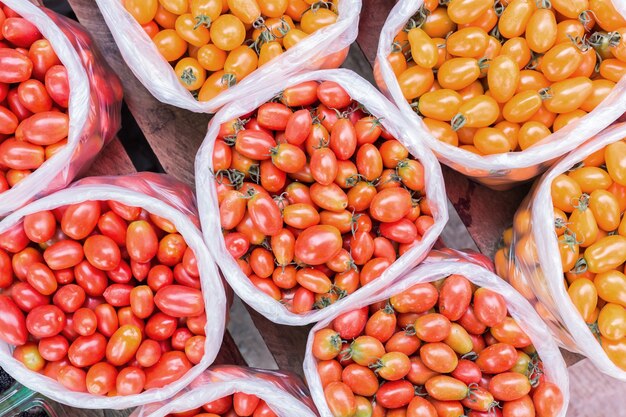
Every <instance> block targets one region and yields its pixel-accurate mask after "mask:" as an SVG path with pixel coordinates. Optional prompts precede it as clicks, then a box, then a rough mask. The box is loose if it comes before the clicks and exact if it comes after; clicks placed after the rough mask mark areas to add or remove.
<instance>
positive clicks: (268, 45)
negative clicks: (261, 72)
mask: <svg viewBox="0 0 626 417" xmlns="http://www.w3.org/2000/svg"><path fill="white" fill-rule="evenodd" d="M282 53H283V47H282V46H281V44H280V43H279V42H277V41H271V42H265V43H264V44H263V45H261V49H260V51H259V67H260V66H262V65H264V64H266V63H268V62H270V61H271V60H272V59H274V58H276V57H277V56H279V55H280V54H282Z"/></svg>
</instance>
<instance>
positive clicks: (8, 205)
mask: <svg viewBox="0 0 626 417" xmlns="http://www.w3.org/2000/svg"><path fill="white" fill-rule="evenodd" d="M3 3H4V4H5V5H6V6H8V7H10V8H11V9H13V10H15V11H16V12H17V13H19V14H20V15H22V17H24V18H25V19H28V20H29V21H30V22H32V23H33V24H34V25H35V26H37V28H38V29H39V31H40V32H41V33H42V35H43V36H44V37H46V38H47V39H48V40H49V41H50V43H51V44H52V47H53V48H54V51H55V52H56V54H57V56H58V57H59V59H60V60H61V62H62V63H63V65H65V67H66V68H67V72H68V77H69V83H70V102H69V108H68V113H69V117H70V131H69V135H68V142H67V145H66V146H65V147H63V149H62V150H60V151H59V152H58V154H57V155H55V156H54V157H52V158H50V159H49V160H48V161H46V162H44V164H43V165H41V167H39V168H38V169H37V170H36V171H35V172H33V173H32V174H31V175H29V176H28V177H27V178H25V179H24V180H22V181H20V182H19V183H18V184H16V185H15V186H14V187H13V188H11V189H10V190H8V191H6V192H4V193H2V194H0V216H5V215H7V214H8V213H11V212H12V211H14V210H16V209H18V208H20V207H22V206H23V205H24V204H26V203H28V202H29V201H32V200H33V199H35V198H39V197H42V196H44V195H47V194H49V193H51V192H53V191H56V190H59V189H61V188H65V187H66V186H67V185H68V184H69V183H70V182H71V181H72V180H73V179H74V177H75V176H76V175H77V174H78V173H79V172H80V171H81V169H83V168H84V167H86V166H88V165H89V163H90V162H91V161H92V160H93V159H94V158H95V157H96V155H97V154H98V152H100V150H101V149H102V148H103V147H104V145H105V144H107V143H108V142H109V141H110V140H111V139H113V137H115V134H116V133H117V131H118V130H119V128H120V124H121V113H120V110H121V105H122V86H121V84H120V81H119V79H118V78H117V76H116V75H115V73H113V71H112V70H111V69H110V68H109V66H108V64H107V63H106V62H105V60H104V59H103V58H102V56H101V55H100V54H99V53H98V51H97V50H96V49H95V48H94V45H93V41H92V39H91V38H90V36H89V34H88V33H87V32H86V30H85V29H84V28H83V27H82V26H80V25H79V24H78V23H76V22H74V21H71V20H70V19H67V18H65V17H63V16H60V15H58V14H56V13H54V12H53V11H51V10H49V9H46V8H44V7H38V6H35V5H33V4H32V3H30V2H28V1H24V0H3Z"/></svg>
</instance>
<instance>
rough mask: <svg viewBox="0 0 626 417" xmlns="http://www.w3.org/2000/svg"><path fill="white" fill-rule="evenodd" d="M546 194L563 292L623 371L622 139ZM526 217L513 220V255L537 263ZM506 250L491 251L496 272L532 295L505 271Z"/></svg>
mask: <svg viewBox="0 0 626 417" xmlns="http://www.w3.org/2000/svg"><path fill="white" fill-rule="evenodd" d="M551 196H552V203H553V205H554V227H555V232H556V234H557V237H558V254H559V255H560V259H561V265H562V267H563V271H564V274H565V280H564V285H565V288H566V289H567V292H568V295H569V297H570V299H571V300H572V303H573V304H574V306H575V307H576V309H577V310H578V312H579V313H580V315H581V316H582V318H583V319H584V320H585V322H586V323H587V324H588V325H589V328H590V329H591V330H592V331H593V332H594V333H595V334H596V336H597V337H598V340H599V342H600V344H601V345H602V348H603V349H604V351H605V352H606V354H607V356H608V357H609V358H610V359H611V360H612V361H613V362H614V363H615V364H616V365H617V366H619V367H620V368H621V369H623V370H626V309H625V307H626V275H624V273H623V272H625V271H624V263H625V262H626V216H624V215H623V214H624V212H625V211H626V143H625V142H624V141H618V142H615V143H612V144H610V145H608V146H607V147H606V148H602V149H600V150H598V151H597V152H594V153H593V154H591V155H589V156H588V157H587V158H585V159H584V160H583V161H581V164H580V165H579V166H575V167H573V168H572V169H571V170H570V171H569V172H567V173H563V174H560V175H559V176H557V177H556V178H555V179H554V180H553V182H552V185H551ZM529 218H530V213H529V211H528V210H522V211H520V212H518V214H517V215H516V219H515V224H514V230H513V231H514V232H515V233H516V234H519V240H518V241H517V243H516V245H515V246H514V256H515V258H517V262H518V263H519V264H520V265H535V264H536V263H537V262H538V256H537V253H536V249H535V244H534V242H533V241H532V238H531V237H530V235H529V231H530V225H529ZM508 234H509V236H510V234H511V232H508ZM507 240H508V239H507ZM507 255H509V254H508V253H507V251H506V250H505V249H500V251H499V253H498V254H497V255H496V258H497V259H499V260H500V264H501V265H502V266H501V267H500V268H499V271H498V272H499V274H500V275H501V276H504V277H507V278H508V279H509V280H513V281H514V282H511V283H512V284H514V286H516V287H517V288H521V289H522V292H523V293H525V294H526V295H527V296H529V297H532V292H530V291H529V289H528V288H527V287H526V285H525V283H524V282H523V281H521V279H522V278H519V279H518V277H516V276H515V274H508V275H507V274H506V271H507V270H508V269H509V268H508V265H507V263H506V261H505V259H506V257H507ZM510 255H513V254H510ZM533 298H534V297H533Z"/></svg>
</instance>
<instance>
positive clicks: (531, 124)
mask: <svg viewBox="0 0 626 417" xmlns="http://www.w3.org/2000/svg"><path fill="white" fill-rule="evenodd" d="M551 134H552V132H551V131H550V129H548V128H547V127H546V125H544V124H543V123H541V122H536V121H528V122H526V123H524V124H523V125H522V127H521V128H520V130H519V133H518V135H517V141H518V143H519V147H520V148H521V149H522V150H525V149H528V148H530V147H531V146H533V145H535V144H537V143H539V142H541V141H542V140H543V139H545V138H547V137H548V136H550V135H551Z"/></svg>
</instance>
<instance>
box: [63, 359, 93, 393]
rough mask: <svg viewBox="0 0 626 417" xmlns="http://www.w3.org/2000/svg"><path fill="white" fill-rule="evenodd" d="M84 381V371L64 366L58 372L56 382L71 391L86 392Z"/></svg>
mask: <svg viewBox="0 0 626 417" xmlns="http://www.w3.org/2000/svg"><path fill="white" fill-rule="evenodd" d="M86 379H87V374H86V373H85V371H83V370H82V369H79V368H77V367H75V366H72V365H66V366H64V367H62V368H60V369H59V371H58V377H57V380H58V381H59V383H61V385H63V386H64V387H65V388H67V389H69V390H72V391H77V392H87V383H86Z"/></svg>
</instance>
